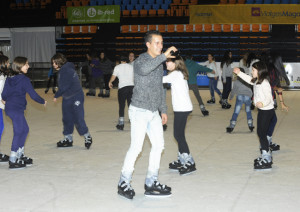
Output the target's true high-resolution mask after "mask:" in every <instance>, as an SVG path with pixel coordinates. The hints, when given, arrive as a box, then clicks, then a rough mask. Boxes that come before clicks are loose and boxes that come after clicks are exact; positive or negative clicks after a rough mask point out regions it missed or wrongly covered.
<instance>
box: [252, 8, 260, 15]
mask: <svg viewBox="0 0 300 212" xmlns="http://www.w3.org/2000/svg"><path fill="white" fill-rule="evenodd" d="M251 15H252V16H260V8H259V7H252V8H251Z"/></svg>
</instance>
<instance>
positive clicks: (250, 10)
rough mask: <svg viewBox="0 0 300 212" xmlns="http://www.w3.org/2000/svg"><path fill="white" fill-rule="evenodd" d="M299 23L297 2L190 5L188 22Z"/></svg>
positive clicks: (299, 13) (299, 16) (299, 8)
mask: <svg viewBox="0 0 300 212" xmlns="http://www.w3.org/2000/svg"><path fill="white" fill-rule="evenodd" d="M299 23H300V5H299V4H276V5H273V4H236V5H209V6H208V5H205V6H203V5H190V24H299Z"/></svg>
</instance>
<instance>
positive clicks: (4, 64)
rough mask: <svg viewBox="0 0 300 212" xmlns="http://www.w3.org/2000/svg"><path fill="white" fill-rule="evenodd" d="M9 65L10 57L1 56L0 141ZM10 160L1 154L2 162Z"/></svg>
mask: <svg viewBox="0 0 300 212" xmlns="http://www.w3.org/2000/svg"><path fill="white" fill-rule="evenodd" d="M9 65H10V64H9V60H8V57H6V56H4V55H1V56H0V141H1V137H2V133H3V130H4V122H3V113H2V110H4V104H3V103H2V101H1V100H2V97H1V93H2V91H3V87H4V84H5V80H6V76H7V73H8V68H9ZM8 160H9V156H8V155H5V154H2V153H1V152H0V162H8Z"/></svg>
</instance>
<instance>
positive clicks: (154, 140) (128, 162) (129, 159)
mask: <svg viewBox="0 0 300 212" xmlns="http://www.w3.org/2000/svg"><path fill="white" fill-rule="evenodd" d="M128 116H129V119H130V123H131V144H130V147H129V149H128V151H127V154H126V157H125V160H124V164H123V168H122V177H121V178H124V180H126V181H128V182H130V180H131V177H132V173H133V170H134V164H135V161H136V159H137V157H138V156H139V154H140V152H141V151H142V148H143V144H144V139H145V135H146V133H147V135H148V137H149V139H150V142H151V146H152V147H151V151H150V156H149V166H148V173H147V178H150V177H154V178H155V179H157V177H158V170H159V166H160V158H161V153H162V151H163V149H164V135H163V127H162V120H161V117H160V116H159V113H158V111H154V112H152V111H150V110H146V109H143V108H138V107H134V106H133V105H130V106H129V110H128Z"/></svg>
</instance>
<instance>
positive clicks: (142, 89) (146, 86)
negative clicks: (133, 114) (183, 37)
mask: <svg viewBox="0 0 300 212" xmlns="http://www.w3.org/2000/svg"><path fill="white" fill-rule="evenodd" d="M164 61H166V56H165V55H164V54H161V55H159V56H157V57H155V58H153V57H151V56H150V55H149V54H148V53H147V52H145V53H143V54H141V55H140V56H139V57H138V58H137V59H136V60H135V61H134V64H133V69H134V89H133V95H132V99H131V104H132V105H133V106H135V107H138V108H143V109H146V110H150V111H152V112H154V111H157V110H159V111H160V112H161V113H165V114H166V113H167V105H166V95H165V92H164V88H163V83H162V78H163V72H164V71H163V62H164Z"/></svg>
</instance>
